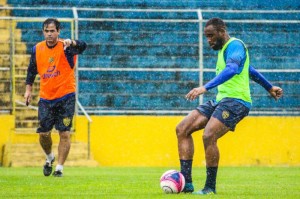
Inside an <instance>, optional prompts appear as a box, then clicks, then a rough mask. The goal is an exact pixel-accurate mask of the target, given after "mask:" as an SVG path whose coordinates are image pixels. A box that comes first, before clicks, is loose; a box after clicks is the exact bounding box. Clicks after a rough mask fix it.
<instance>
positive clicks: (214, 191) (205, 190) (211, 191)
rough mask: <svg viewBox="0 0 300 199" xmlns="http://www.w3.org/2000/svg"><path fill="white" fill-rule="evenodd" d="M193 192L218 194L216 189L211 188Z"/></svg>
mask: <svg viewBox="0 0 300 199" xmlns="http://www.w3.org/2000/svg"><path fill="white" fill-rule="evenodd" d="M193 194H197V195H214V194H216V190H213V189H211V188H208V187H207V188H204V189H202V190H200V191H197V192H193Z"/></svg>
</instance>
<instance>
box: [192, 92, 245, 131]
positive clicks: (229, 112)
mask: <svg viewBox="0 0 300 199" xmlns="http://www.w3.org/2000/svg"><path fill="white" fill-rule="evenodd" d="M197 110H198V111H199V112H200V113H202V114H203V115H205V116H206V117H207V118H208V119H210V117H214V118H217V119H218V120H220V121H221V122H222V123H223V124H225V126H227V127H229V128H230V130H231V131H234V129H235V126H236V125H237V123H239V121H241V120H242V119H243V118H244V117H246V116H247V115H248V114H249V111H250V109H249V108H248V107H246V106H245V105H243V104H242V103H240V102H238V101H237V100H235V99H232V98H224V99H222V100H221V101H219V102H218V103H217V102H216V101H214V100H210V101H208V102H206V103H205V104H202V105H200V106H198V107H197Z"/></svg>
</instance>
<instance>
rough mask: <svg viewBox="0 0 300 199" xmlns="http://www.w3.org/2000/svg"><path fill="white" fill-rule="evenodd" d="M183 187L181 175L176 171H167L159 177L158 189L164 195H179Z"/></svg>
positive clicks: (183, 182)
mask: <svg viewBox="0 0 300 199" xmlns="http://www.w3.org/2000/svg"><path fill="white" fill-rule="evenodd" d="M184 185H185V179H184V177H183V175H182V174H181V173H180V172H179V171H176V170H168V171H166V172H164V173H163V174H162V176H161V177H160V187H161V189H162V190H163V191H164V192H165V193H180V192H181V191H182V190H183V188H184Z"/></svg>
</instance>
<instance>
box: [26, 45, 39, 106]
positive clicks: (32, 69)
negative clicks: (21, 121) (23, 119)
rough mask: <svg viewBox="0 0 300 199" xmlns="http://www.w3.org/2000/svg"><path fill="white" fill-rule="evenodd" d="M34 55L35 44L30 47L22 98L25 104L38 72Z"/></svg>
mask: <svg viewBox="0 0 300 199" xmlns="http://www.w3.org/2000/svg"><path fill="white" fill-rule="evenodd" d="M35 55H36V53H35V46H34V47H33V48H32V52H31V57H30V63H29V65H28V68H27V76H26V90H25V94H24V98H25V102H26V105H27V106H28V105H29V103H30V101H31V92H32V84H33V83H34V80H35V77H36V75H37V73H38V72H37V65H36V56H35Z"/></svg>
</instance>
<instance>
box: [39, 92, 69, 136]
mask: <svg viewBox="0 0 300 199" xmlns="http://www.w3.org/2000/svg"><path fill="white" fill-rule="evenodd" d="M74 112H75V95H71V96H68V97H66V98H64V99H61V100H54V101H45V100H40V101H39V109H38V120H39V127H38V129H37V133H45V132H49V131H51V130H52V128H53V126H54V125H55V129H56V130H58V131H70V129H71V127H72V120H73V116H74Z"/></svg>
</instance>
